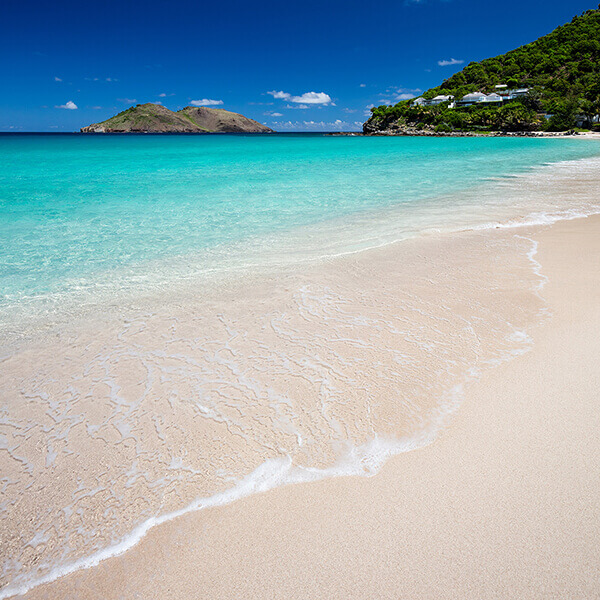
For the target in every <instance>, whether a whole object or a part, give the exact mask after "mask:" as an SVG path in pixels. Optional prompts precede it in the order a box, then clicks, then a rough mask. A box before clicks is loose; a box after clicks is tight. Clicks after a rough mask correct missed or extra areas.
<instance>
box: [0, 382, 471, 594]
mask: <svg viewBox="0 0 600 600" xmlns="http://www.w3.org/2000/svg"><path fill="white" fill-rule="evenodd" d="M454 392H456V394H455V395H459V394H460V393H461V392H462V386H457V387H456V388H455V390H453V393H454ZM451 396H452V394H451ZM452 400H453V401H451V402H449V403H448V405H446V406H445V408H444V409H442V410H440V411H439V414H438V415H437V418H435V419H433V421H432V424H431V425H430V426H429V427H428V428H427V429H425V430H422V431H420V432H418V433H417V434H415V435H414V436H412V437H407V438H405V439H403V440H401V441H391V440H386V439H384V438H380V437H377V436H376V437H375V438H374V439H373V440H371V441H370V442H368V443H366V444H364V445H361V446H356V447H352V448H351V449H350V450H349V451H348V453H347V454H346V455H345V456H344V457H343V458H342V459H341V460H340V461H338V463H337V464H335V465H333V466H331V467H329V468H326V469H317V468H310V467H298V466H294V465H293V464H292V460H291V458H290V457H285V458H284V457H282V458H273V459H268V460H266V461H265V462H264V463H262V464H261V465H260V466H259V467H257V468H256V469H255V470H254V471H253V472H252V473H250V474H249V475H247V476H246V477H244V478H243V479H242V480H241V481H239V482H238V484H237V485H236V486H235V487H233V488H231V489H229V490H226V491H224V492H220V493H218V494H215V495H214V496H210V497H208V498H199V499H197V500H195V501H194V502H192V503H191V504H188V505H187V506H186V507H184V508H182V509H179V510H176V511H173V512H170V513H167V514H164V515H161V516H159V517H152V518H150V519H148V520H146V521H144V522H143V523H141V524H140V525H138V526H137V527H136V528H135V529H134V530H133V531H132V532H131V533H130V534H129V535H128V536H127V537H126V538H124V539H123V540H121V541H120V542H119V543H117V544H114V545H112V546H109V547H108V548H104V549H103V550H100V551H98V552H96V553H94V554H92V555H91V556H88V557H86V558H82V559H80V560H77V561H75V562H72V563H70V564H68V565H64V566H62V567H58V568H56V569H53V570H52V571H51V572H50V573H48V574H47V575H44V576H43V577H40V578H38V579H34V580H32V581H29V582H26V583H22V584H16V585H9V586H8V587H6V588H4V589H2V590H0V600H4V599H5V598H10V597H11V596H15V595H21V594H25V593H27V592H28V591H30V590H32V589H33V588H35V587H38V586H40V585H43V584H46V583H52V582H53V581H56V580H57V579H60V578H61V577H64V576H66V575H70V574H71V573H74V572H76V571H80V570H83V569H90V568H92V567H95V566H97V565H98V564H100V563H101V562H102V561H104V560H107V559H109V558H113V557H116V556H119V555H121V554H124V553H125V552H127V551H128V550H130V549H131V548H133V547H134V546H135V545H136V544H138V543H139V542H140V541H141V540H142V538H144V537H145V536H146V534H147V533H148V532H149V531H150V530H151V529H153V528H154V527H156V526H158V525H162V524H163V523H166V522H168V521H172V520H173V519H176V518H178V517H181V516H183V515H185V514H188V513H191V512H196V511H199V510H202V509H204V508H212V507H216V506H222V505H224V504H229V503H231V502H234V501H236V500H240V499H242V498H245V497H247V496H250V495H251V494H256V493H260V492H266V491H269V490H271V489H273V488H276V487H279V486H282V485H286V484H296V483H307V482H311V481H318V480H320V479H325V478H330V477H342V476H351V475H362V476H373V475H375V474H376V473H377V472H378V471H379V469H380V468H381V466H382V465H383V464H384V463H385V462H386V461H387V460H388V459H389V458H390V457H392V456H394V455H396V454H400V453H403V452H408V451H411V450H415V449H417V448H421V447H423V446H426V445H428V444H430V443H431V442H433V441H434V439H435V438H436V436H437V432H438V431H439V430H440V429H441V428H442V427H443V425H444V424H445V422H446V420H447V417H448V416H449V415H450V414H452V413H453V412H454V411H455V410H456V408H458V405H459V402H456V398H454V397H452Z"/></svg>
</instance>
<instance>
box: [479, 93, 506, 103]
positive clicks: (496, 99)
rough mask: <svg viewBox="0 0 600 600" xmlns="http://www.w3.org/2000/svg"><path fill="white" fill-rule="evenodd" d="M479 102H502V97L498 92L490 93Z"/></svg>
mask: <svg viewBox="0 0 600 600" xmlns="http://www.w3.org/2000/svg"><path fill="white" fill-rule="evenodd" d="M481 102H485V103H486V104H502V102H503V98H502V96H501V95H500V94H496V93H493V94H490V95H489V96H486V97H485V98H483V99H482V100H481Z"/></svg>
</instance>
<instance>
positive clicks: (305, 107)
mask: <svg viewBox="0 0 600 600" xmlns="http://www.w3.org/2000/svg"><path fill="white" fill-rule="evenodd" d="M285 107H286V108H298V109H301V110H306V109H307V108H310V106H309V105H308V104H298V106H292V105H291V104H286V106H285Z"/></svg>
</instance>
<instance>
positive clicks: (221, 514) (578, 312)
mask: <svg viewBox="0 0 600 600" xmlns="http://www.w3.org/2000/svg"><path fill="white" fill-rule="evenodd" d="M527 235H528V236H533V237H534V238H535V239H537V240H538V241H539V253H538V255H537V258H538V260H539V262H540V263H541V265H542V269H543V273H544V274H545V275H547V276H548V278H549V281H548V283H547V284H546V286H545V288H544V290H543V295H544V297H545V299H546V300H547V302H548V304H549V307H550V309H551V310H552V311H553V315H552V318H551V319H550V320H547V321H546V322H545V323H544V324H542V325H540V326H539V327H537V328H536V329H535V330H534V332H533V338H534V342H535V344H534V348H533V350H532V351H530V352H529V353H527V354H526V355H524V356H522V357H519V358H517V359H516V360H513V361H512V362H510V363H506V364H503V365H501V366H499V367H497V368H495V369H493V370H491V371H488V372H486V373H485V374H484V375H483V376H482V377H481V378H480V379H479V380H478V381H476V382H475V383H471V384H469V386H468V388H467V390H466V392H467V394H466V400H465V401H464V403H463V405H462V407H461V409H460V410H459V412H458V413H457V414H456V415H455V417H454V419H453V421H452V423H451V424H450V426H449V427H448V428H447V429H446V430H445V431H444V432H443V433H442V435H441V436H440V437H439V438H438V439H437V441H436V442H434V443H433V444H431V445H430V446H428V447H426V448H421V449H418V450H415V451H412V452H408V453H405V454H402V455H399V456H397V457H395V458H394V459H392V460H390V461H389V462H388V463H387V464H386V465H385V466H384V468H383V469H382V470H381V472H380V473H379V474H377V475H376V476H374V477H370V478H361V477H344V478H338V479H328V480H323V481H319V482H315V483H309V484H300V485H292V486H287V487H283V488H278V489H275V490H272V491H270V492H267V493H264V494H258V495H254V496H250V497H248V498H245V499H243V500H239V501H237V502H235V503H233V504H230V505H227V506H223V507H220V508H215V509H208V510H204V511H201V512H197V513H193V514H189V515H187V516H184V517H181V518H179V519H176V520H174V521H171V522H170V523H167V524H165V525H163V526H160V527H157V528H155V529H153V530H152V531H151V532H150V533H149V534H148V535H147V536H146V538H144V539H143V540H142V542H141V543H140V544H138V545H137V546H136V547H135V548H133V549H132V550H130V551H129V552H127V553H125V554H124V555H121V556H120V557H116V558H112V559H109V560H106V561H104V562H103V563H101V564H100V565H99V566H98V567H95V568H93V569H89V570H87V571H80V572H78V573H76V574H74V575H71V576H68V577H64V578H63V579H60V580H58V581H56V582H55V583H53V584H49V585H44V586H40V587H38V588H36V589H35V590H33V591H32V592H30V593H29V594H28V595H27V596H26V597H27V598H28V599H31V600H33V599H34V598H35V599H41V598H45V599H50V598H52V599H55V598H86V599H87V598H103V599H112V598H127V599H130V598H144V599H151V598H161V599H163V598H173V599H186V600H187V599H191V598H211V599H212V598H214V599H217V598H218V599H229V598H232V599H233V598H236V599H237V598H244V599H251V598H256V599H267V598H269V599H271V598H281V599H288V598H328V599H331V598H344V599H346V598H348V599H350V598H352V599H355V598H365V599H367V598H369V599H373V598H385V599H387V598H389V599H398V598H406V599H411V600H414V599H421V598H432V599H434V598H435V599H442V598H456V599H458V598H460V599H463V598H477V599H484V598H519V599H525V598H540V599H541V598H544V599H547V598H561V599H562V598H569V599H574V598H581V599H591V598H600V436H599V433H600V369H599V368H598V363H599V357H600V217H591V218H587V219H580V220H576V221H569V222H561V223H558V224H556V225H554V226H553V227H551V228H545V229H537V230H529V231H527Z"/></svg>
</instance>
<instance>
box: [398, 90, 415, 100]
mask: <svg viewBox="0 0 600 600" xmlns="http://www.w3.org/2000/svg"><path fill="white" fill-rule="evenodd" d="M414 97H415V95H414V94H411V93H409V92H407V93H405V94H398V95H397V96H396V100H410V99H411V98H414Z"/></svg>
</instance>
